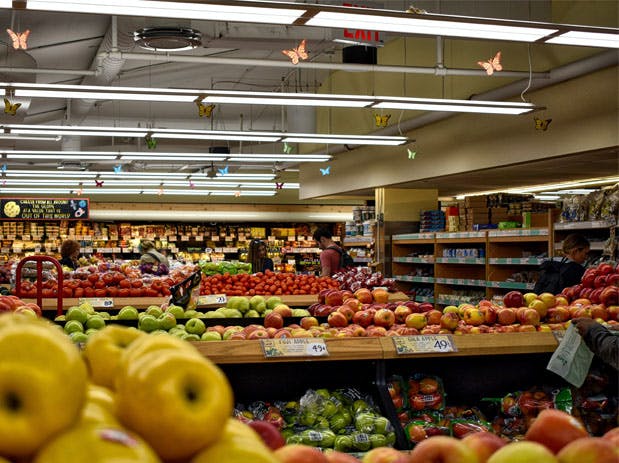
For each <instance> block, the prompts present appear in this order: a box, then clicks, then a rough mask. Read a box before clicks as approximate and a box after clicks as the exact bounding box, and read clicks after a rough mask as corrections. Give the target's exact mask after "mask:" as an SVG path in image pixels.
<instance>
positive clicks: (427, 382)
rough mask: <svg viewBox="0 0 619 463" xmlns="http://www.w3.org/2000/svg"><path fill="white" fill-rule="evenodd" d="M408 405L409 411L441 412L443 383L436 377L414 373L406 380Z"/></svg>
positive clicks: (443, 401) (443, 392) (443, 400)
mask: <svg viewBox="0 0 619 463" xmlns="http://www.w3.org/2000/svg"><path fill="white" fill-rule="evenodd" d="M407 385H408V391H407V395H408V403H409V405H410V408H411V410H416V411H420V410H442V409H444V408H445V389H444V387H443V381H442V380H441V379H440V378H439V377H437V376H431V375H425V374H422V373H415V374H413V375H411V376H409V378H408V382H407Z"/></svg>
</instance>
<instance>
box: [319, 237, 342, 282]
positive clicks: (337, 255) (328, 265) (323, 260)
mask: <svg viewBox="0 0 619 463" xmlns="http://www.w3.org/2000/svg"><path fill="white" fill-rule="evenodd" d="M331 236H332V235H331V232H330V231H329V230H328V229H326V228H318V229H317V230H316V231H315V232H314V235H313V238H314V240H315V241H316V243H317V244H318V247H319V248H320V250H321V251H322V252H321V253H320V269H321V273H320V274H321V275H322V276H326V277H330V276H331V275H333V274H334V273H337V272H338V271H340V269H341V268H342V267H341V264H340V262H341V259H342V253H343V252H344V251H343V250H342V248H340V247H339V246H338V245H337V244H335V241H333V240H332V239H331Z"/></svg>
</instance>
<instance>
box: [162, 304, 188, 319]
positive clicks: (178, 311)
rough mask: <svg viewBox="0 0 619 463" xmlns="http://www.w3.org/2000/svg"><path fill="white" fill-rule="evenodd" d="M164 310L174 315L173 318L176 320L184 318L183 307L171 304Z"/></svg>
mask: <svg viewBox="0 0 619 463" xmlns="http://www.w3.org/2000/svg"><path fill="white" fill-rule="evenodd" d="M165 311H166V313H171V314H172V315H174V318H176V319H177V320H178V319H179V318H185V309H183V308H182V307H181V306H180V305H174V304H172V305H171V306H168V308H167V309H165Z"/></svg>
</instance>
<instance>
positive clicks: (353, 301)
mask: <svg viewBox="0 0 619 463" xmlns="http://www.w3.org/2000/svg"><path fill="white" fill-rule="evenodd" d="M344 305H345V306H348V307H350V308H351V309H352V310H353V311H354V312H359V311H360V310H361V306H362V305H363V304H361V301H359V299H357V298H355V297H349V298H348V299H346V300H345V301H344Z"/></svg>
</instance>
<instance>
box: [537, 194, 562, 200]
mask: <svg viewBox="0 0 619 463" xmlns="http://www.w3.org/2000/svg"><path fill="white" fill-rule="evenodd" d="M533 197H534V198H535V199H539V200H540V201H556V200H558V199H561V196H558V195H535V196H533Z"/></svg>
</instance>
